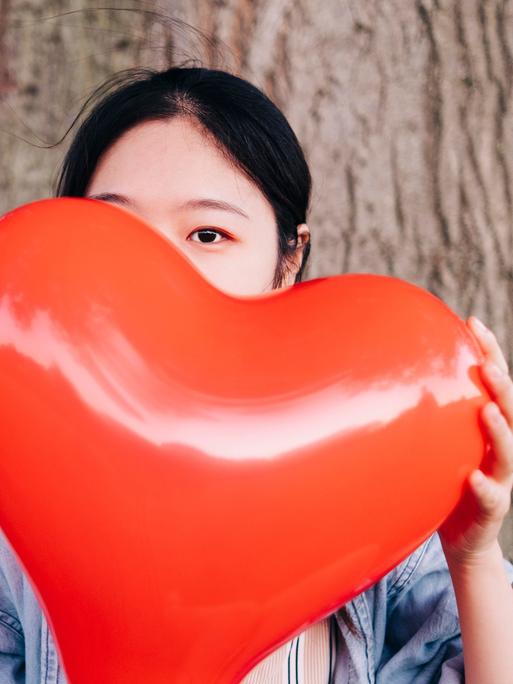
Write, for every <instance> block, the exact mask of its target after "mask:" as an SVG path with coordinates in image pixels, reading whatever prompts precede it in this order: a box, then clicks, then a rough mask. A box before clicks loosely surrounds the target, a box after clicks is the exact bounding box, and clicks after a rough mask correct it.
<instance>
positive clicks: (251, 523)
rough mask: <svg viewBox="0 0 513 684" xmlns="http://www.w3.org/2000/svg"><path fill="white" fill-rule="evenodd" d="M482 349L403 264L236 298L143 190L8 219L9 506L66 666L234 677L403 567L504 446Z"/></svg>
mask: <svg viewBox="0 0 513 684" xmlns="http://www.w3.org/2000/svg"><path fill="white" fill-rule="evenodd" d="M481 358H482V355H481V352H480V349H479V346H478V344H477V341H476V340H475V339H474V338H473V336H472V335H471V334H470V332H469V330H468V328H467V327H466V326H465V324H464V323H463V321H461V320H460V319H459V318H458V317H457V316H456V315H455V314H454V313H453V312H452V311H451V310H450V309H449V308H448V307H447V306H446V305H445V304H444V303H443V302H442V301H440V300H439V299H438V298H436V297H434V296H433V295H431V294H429V293H428V292H426V291H424V290H422V289H420V288H418V287H415V286H414V285H411V284H409V283H407V282H405V281H402V280H399V279H395V278H390V277H386V276H378V275H364V274H353V275H343V276H335V277H330V278H318V279H316V280H312V281H309V282H305V283H301V284H298V285H296V286H295V287H293V288H289V289H287V290H282V291H277V292H272V293H268V294H265V295H260V296H255V297H232V296H229V295H228V294H225V293H224V292H222V291H220V290H217V289H216V288H215V287H213V286H212V285H210V284H209V283H208V282H207V281H206V280H204V278H203V277H202V276H201V275H200V273H199V272H198V271H197V270H196V269H195V267H194V266H193V265H192V264H191V262H190V261H189V260H188V259H186V258H185V257H184V256H183V255H182V254H181V253H180V252H179V251H178V250H176V249H175V248H174V247H173V246H172V245H171V244H170V243H168V242H167V241H166V239H165V238H164V237H162V236H161V235H159V234H158V233H157V232H156V231H155V230H152V229H151V227H150V226H148V225H147V224H145V223H144V222H143V221H140V220H139V219H137V217H135V216H133V215H132V214H129V213H128V212H126V211H124V210H123V209H119V208H116V207H112V206H108V205H106V204H105V203H100V202H95V201H91V200H86V199H81V198H80V199H79V198H60V199H49V200H41V201H38V202H33V203H31V204H28V205H24V206H23V207H20V208H18V209H16V210H14V211H12V212H10V213H9V214H6V215H5V216H4V217H3V220H2V222H1V223H0V375H1V378H2V382H1V386H0V425H1V426H2V440H1V445H0V452H1V458H0V483H1V484H0V491H1V495H0V525H1V526H2V528H3V530H4V532H5V534H6V536H7V538H8V540H9V542H10V544H11V545H12V547H13V550H14V552H15V553H16V555H17V557H18V559H19V561H20V563H21V564H22V566H23V568H24V570H25V572H26V573H27V575H28V576H29V578H30V580H31V582H32V584H33V586H34V589H35V591H36V592H37V595H38V598H39V600H40V601H41V603H42V605H43V607H44V610H45V613H46V615H47V617H48V620H49V623H50V626H51V629H52V631H53V634H54V636H55V638H56V641H57V646H58V650H59V655H60V659H61V661H62V663H63V665H64V668H65V670H66V674H67V677H68V679H69V681H70V682H72V683H73V684H91V682H95V683H109V684H112V683H113V682H115V683H116V684H140V683H141V682H145V684H164V682H166V683H167V682H170V681H172V682H174V683H180V682H182V683H185V682H187V684H200V683H201V684H205V682H216V683H219V682H223V683H227V682H230V683H231V682H237V681H240V679H241V678H242V677H243V676H244V675H245V674H246V673H247V672H248V671H249V670H250V669H251V668H252V667H253V666H254V665H255V664H256V663H257V662H258V661H259V660H261V659H262V658H263V657H264V656H265V655H267V654H268V653H269V652H271V651H272V650H273V649H275V648H277V647H278V646H279V645H280V644H281V643H284V642H285V641H286V640H287V639H289V638H291V637H292V636H293V635H294V634H296V633H298V632H299V631H301V630H303V629H305V628H306V627H307V626H308V625H310V624H312V623H313V622H315V621H317V620H319V619H321V618H323V617H324V616H326V615H328V614H329V613H331V612H333V611H334V610H335V609H337V608H338V607H340V606H341V605H342V604H344V603H345V602H346V601H348V600H349V599H351V598H352V597H354V596H355V595H356V594H357V593H359V592H361V591H363V590H364V589H366V588H367V587H369V586H370V585H371V584H372V583H374V582H376V581H377V580H378V579H380V578H381V577H382V576H383V575H384V574H385V573H386V572H388V571H389V570H390V569H391V568H392V567H394V566H395V565H396V564H398V563H399V562H400V561H401V560H402V559H404V558H405V557H406V556H407V555H408V554H409V553H411V552H412V551H413V549H414V548H416V547H417V546H418V545H419V544H420V543H421V542H422V541H424V539H426V538H427V537H428V536H429V535H430V534H432V533H433V531H434V530H435V529H437V527H438V526H439V525H440V524H441V523H442V522H443V520H444V519H445V518H446V516H447V515H448V514H449V513H450V512H451V510H452V509H453V508H454V506H455V505H456V503H457V502H458V500H459V498H460V496H461V493H462V488H463V485H464V481H465V479H466V477H467V475H468V474H469V472H470V471H471V470H472V469H474V468H475V467H477V466H478V465H479V463H480V462H481V460H482V457H483V454H484V451H485V435H484V432H483V428H482V427H481V426H480V423H479V420H478V411H479V409H480V407H481V406H482V405H483V404H484V403H485V402H486V401H487V400H488V398H489V397H488V394H487V392H486V389H485V388H484V386H483V385H482V384H481V382H480V379H479V373H478V368H477V363H479V362H480V361H481ZM292 559H293V560H292Z"/></svg>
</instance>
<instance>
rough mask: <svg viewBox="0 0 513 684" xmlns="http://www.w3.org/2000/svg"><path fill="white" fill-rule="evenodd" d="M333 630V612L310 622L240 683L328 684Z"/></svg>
mask: <svg viewBox="0 0 513 684" xmlns="http://www.w3.org/2000/svg"><path fill="white" fill-rule="evenodd" d="M337 631H338V629H337V623H336V621H335V618H334V616H333V615H330V616H329V617H327V618H326V619H324V620H321V621H320V622H317V623H315V624H314V625H311V626H310V627H309V628H308V629H306V630H305V631H304V632H301V633H300V634H298V636H297V637H294V639H291V640H290V641H288V642H287V643H285V644H282V646H280V647H279V648H278V649H276V651H273V652H272V653H270V654H269V655H268V656H267V657H266V658H264V660H261V661H260V662H259V663H258V664H257V665H256V666H255V667H254V668H253V669H252V670H251V671H250V672H249V673H248V674H247V675H246V676H245V677H244V679H243V680H242V682H241V684H330V682H332V681H333V671H334V668H335V655H336V647H337Z"/></svg>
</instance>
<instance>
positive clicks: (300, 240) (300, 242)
mask: <svg viewBox="0 0 513 684" xmlns="http://www.w3.org/2000/svg"><path fill="white" fill-rule="evenodd" d="M309 240H310V230H309V228H308V226H307V225H306V223H301V224H299V225H298V227H297V247H296V249H295V251H294V253H293V254H292V255H291V256H289V258H288V261H287V271H286V274H285V277H284V279H283V282H282V285H281V287H289V286H291V285H293V284H294V281H295V279H296V275H297V272H298V271H299V269H300V268H301V262H302V260H303V251H304V249H305V247H306V245H307V243H308V241H309Z"/></svg>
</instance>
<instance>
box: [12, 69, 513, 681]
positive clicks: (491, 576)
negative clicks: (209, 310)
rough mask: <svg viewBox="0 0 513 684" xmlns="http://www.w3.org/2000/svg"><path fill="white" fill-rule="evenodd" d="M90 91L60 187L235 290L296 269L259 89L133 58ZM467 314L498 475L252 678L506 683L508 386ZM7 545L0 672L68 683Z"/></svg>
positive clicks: (286, 140) (495, 350)
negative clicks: (135, 225)
mask: <svg viewBox="0 0 513 684" xmlns="http://www.w3.org/2000/svg"><path fill="white" fill-rule="evenodd" d="M109 89H111V90H110V92H109ZM95 94H96V95H98V96H100V97H99V100H98V102H97V103H96V104H95V106H94V107H93V109H92V111H91V112H90V113H89V115H88V116H87V118H86V119H85V120H84V122H83V123H82V125H81V127H80V129H79V131H78V132H77V134H76V136H75V138H74V140H73V142H72V144H71V146H70V148H69V151H68V153H67V156H66V158H65V160H64V163H63V167H62V169H61V173H60V177H59V180H58V184H57V190H56V194H57V196H64V195H66V196H78V197H90V198H92V199H97V200H101V201H105V202H112V203H115V204H117V205H120V206H122V207H124V208H125V209H127V210H128V211H131V212H133V213H135V214H137V215H138V216H140V217H142V218H143V219H145V220H146V221H147V222H148V223H150V224H151V225H152V226H154V228H155V229H156V230H159V231H161V232H162V234H163V235H165V236H166V238H167V239H169V240H171V242H173V244H175V246H176V247H178V248H179V249H180V250H181V251H182V252H183V254H184V255H185V256H186V257H188V258H189V259H190V260H191V261H192V262H193V264H194V265H195V266H196V267H197V268H198V269H199V270H200V271H201V272H202V273H203V275H204V277H205V278H206V279H208V280H210V281H211V282H212V283H213V284H214V285H216V286H217V287H219V288H220V289H223V290H225V291H226V292H229V293H232V294H258V293H262V292H266V291H269V290H271V289H276V288H279V287H288V286H291V285H293V284H294V283H295V282H299V281H300V280H301V276H302V272H303V269H304V266H305V263H306V259H307V258H308V253H309V249H310V241H309V230H308V226H307V224H306V215H307V210H308V203H309V198H310V190H311V179H310V174H309V171H308V166H307V164H306V161H305V159H304V156H303V153H302V151H301V148H300V145H299V143H298V141H297V139H296V136H295V135H294V133H293V131H292V130H291V128H290V126H289V125H288V123H287V122H286V120H285V118H284V117H283V115H282V114H281V113H280V112H279V110H278V109H277V108H276V107H275V106H274V105H273V104H272V103H271V102H270V101H269V99H268V98H266V97H265V95H264V94H263V93H262V92H261V91H259V90H258V89H257V88H255V87H254V86H252V85H251V84H249V83H248V82H246V81H244V80H242V79H239V78H237V77H235V76H233V75H230V74H228V73H225V72H222V71H215V70H208V69H197V68H179V67H177V68H173V69H169V70H167V71H163V72H154V71H152V70H149V69H141V70H129V71H128V72H124V73H121V74H120V75H119V76H117V77H116V78H115V79H114V80H113V81H111V82H107V84H106V85H104V86H103V87H101V88H100V89H99V90H98V91H96V93H95ZM86 104H87V103H86ZM469 325H470V326H471V327H472V330H473V332H474V333H475V334H476V336H477V338H478V340H479V342H480V344H481V346H482V349H483V352H484V354H485V355H486V358H487V361H486V363H485V364H484V366H483V379H484V382H485V383H486V384H487V386H488V388H489V389H490V392H491V394H492V396H494V398H495V401H496V403H494V402H491V403H489V404H487V405H486V406H485V407H484V409H483V418H484V423H485V425H486V429H487V432H488V435H489V439H490V444H491V446H492V449H493V465H492V470H491V472H490V475H489V476H488V477H486V476H481V477H480V471H474V472H473V473H472V475H471V477H470V479H469V485H470V493H471V496H469V497H468V498H467V499H466V500H465V501H464V502H463V501H462V503H461V505H460V506H459V507H458V509H457V510H456V511H455V512H454V513H453V515H452V516H451V517H450V518H449V519H448V520H447V521H446V522H445V523H444V525H443V526H442V527H441V529H440V530H439V534H435V535H433V536H432V537H430V538H429V539H428V540H427V541H426V542H425V543H424V544H422V545H421V546H420V547H419V548H418V549H416V550H415V552H414V553H413V554H411V555H410V556H409V557H408V558H407V559H406V560H405V561H404V562H403V563H401V564H400V565H399V566H397V567H396V568H394V569H393V570H392V571H391V572H390V573H389V574H388V575H386V576H385V577H384V578H383V579H382V580H381V581H379V582H377V583H376V584H375V585H373V586H372V587H370V588H369V589H368V590H367V591H366V592H364V593H363V594H361V595H360V596H357V597H355V599H354V600H353V601H351V602H349V603H348V604H347V605H346V606H345V607H344V608H343V609H342V610H340V611H337V612H336V613H335V614H333V615H332V616H330V618H328V619H326V620H323V621H321V622H319V623H317V624H316V625H313V626H311V627H310V628H309V629H307V630H306V631H305V632H303V633H302V634H301V635H299V636H298V637H297V638H295V639H292V640H291V641H290V642H289V643H287V644H284V645H283V646H281V647H280V648H279V649H277V650H276V651H275V652H274V653H272V654H270V655H269V656H268V657H267V658H266V659H264V660H263V661H262V662H261V663H260V664H258V665H257V666H256V667H255V668H254V669H253V670H252V672H251V673H249V674H248V675H247V676H246V678H245V679H244V682H246V683H248V682H251V683H254V682H266V683H271V682H287V681H290V682H309V683H311V684H314V683H317V682H319V683H320V682H323V683H324V682H329V681H332V682H338V683H342V682H349V681H351V682H373V681H375V682H380V683H382V684H388V683H392V682H393V683H394V684H401V683H405V684H406V683H410V682H417V683H420V682H425V683H428V682H442V683H443V684H449V683H450V682H462V681H466V682H467V683H469V682H470V683H471V684H475V683H476V682H478V683H479V684H488V683H492V682H493V684H501V683H502V682H504V683H505V682H510V681H511V677H512V673H513V591H512V589H511V582H512V581H513V567H512V566H511V565H510V564H509V563H507V562H506V561H504V559H503V558H502V554H501V551H500V547H499V544H498V541H497V535H498V532H499V529H500V526H501V523H502V520H503V519H504V516H505V515H506V513H507V511H508V508H509V504H510V495H511V488H512V484H513V432H512V427H513V383H512V381H511V379H510V378H509V377H508V374H507V366H506V362H505V360H504V357H503V355H502V352H501V350H500V349H499V347H498V345H497V342H496V340H495V338H494V336H493V334H492V333H491V332H490V331H488V330H487V329H486V328H481V326H480V324H479V322H478V321H477V319H475V318H471V319H469ZM298 362H301V357H300V356H298ZM494 368H497V369H498V370H499V371H500V372H499V374H498V375H497V377H496V376H495V375H494V373H493V370H494ZM501 371H502V372H501ZM494 407H495V409H496V411H495V412H494V411H493V410H492V409H493V408H494ZM0 553H1V555H0V562H1V565H0V567H1V568H2V571H3V573H2V574H1V575H0V651H1V652H2V653H1V655H0V681H1V682H2V683H5V684H10V683H11V682H22V681H25V677H26V682H27V684H42V683H43V682H45V683H46V684H49V683H50V682H54V683H56V684H62V683H63V682H64V681H65V679H64V674H63V672H62V668H61V667H60V665H59V662H58V658H57V654H56V650H55V644H54V643H53V640H52V638H51V634H50V633H49V631H48V626H47V624H46V621H45V619H44V616H43V615H42V614H41V611H40V608H39V605H38V603H37V601H36V599H35V597H34V595H33V593H32V591H31V588H30V585H29V584H28V582H27V580H26V578H25V577H24V576H23V573H22V571H21V570H20V568H19V567H18V565H17V563H16V561H15V559H14V557H13V556H12V554H11V552H10V550H9V548H8V546H7V544H6V543H5V541H3V543H2V546H1V547H0ZM462 643H463V645H464V647H465V652H464V654H463V652H462ZM464 677H465V679H464ZM113 684H114V683H113Z"/></svg>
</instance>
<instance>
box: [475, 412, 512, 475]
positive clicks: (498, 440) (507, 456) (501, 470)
mask: <svg viewBox="0 0 513 684" xmlns="http://www.w3.org/2000/svg"><path fill="white" fill-rule="evenodd" d="M482 415H483V418H484V421H485V424H486V429H487V432H488V436H489V439H490V444H491V453H490V454H489V455H490V456H491V458H490V460H489V462H488V468H487V470H488V472H487V474H488V475H489V476H490V477H492V478H493V479H494V480H496V481H497V482H499V483H509V486H510V487H511V484H512V482H513V432H512V431H511V428H510V427H509V425H508V424H507V422H506V419H505V418H504V416H503V415H502V413H501V412H500V410H499V407H498V406H497V404H495V403H493V402H489V403H488V404H486V406H485V407H484V409H483V412H482Z"/></svg>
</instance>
